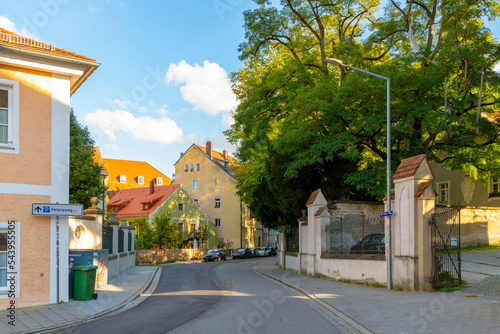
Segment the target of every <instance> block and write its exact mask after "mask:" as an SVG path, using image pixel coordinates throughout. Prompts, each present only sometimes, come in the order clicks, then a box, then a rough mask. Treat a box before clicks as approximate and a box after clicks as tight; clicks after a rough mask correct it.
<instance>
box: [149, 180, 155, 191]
mask: <svg viewBox="0 0 500 334" xmlns="http://www.w3.org/2000/svg"><path fill="white" fill-rule="evenodd" d="M154 192H155V180H154V179H153V180H151V181H150V182H149V194H150V195H152V194H153V193H154Z"/></svg>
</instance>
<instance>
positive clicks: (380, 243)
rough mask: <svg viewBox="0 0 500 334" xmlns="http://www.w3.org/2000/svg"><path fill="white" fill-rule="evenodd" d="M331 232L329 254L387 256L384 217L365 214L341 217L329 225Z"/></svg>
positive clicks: (327, 231) (377, 257)
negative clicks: (368, 216)
mask: <svg viewBox="0 0 500 334" xmlns="http://www.w3.org/2000/svg"><path fill="white" fill-rule="evenodd" d="M326 233H330V251H329V252H328V254H329V255H335V256H349V257H350V256H353V257H359V256H364V257H366V256H367V258H373V259H377V260H378V259H379V258H382V257H385V223H384V219H383V218H382V217H370V218H367V217H366V216H365V215H359V216H358V215H357V216H354V217H353V216H348V217H340V219H337V220H335V221H333V222H332V223H330V224H329V225H327V228H326Z"/></svg>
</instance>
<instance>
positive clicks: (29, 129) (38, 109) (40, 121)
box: [0, 65, 69, 185]
mask: <svg viewBox="0 0 500 334" xmlns="http://www.w3.org/2000/svg"><path fill="white" fill-rule="evenodd" d="M0 78H2V79H6V80H13V81H18V82H19V134H20V135H19V145H20V149H19V154H11V153H0V160H1V161H2V172H1V173H0V183H1V182H5V183H22V184H36V185H50V175H51V174H50V173H51V170H50V159H51V153H50V149H51V131H52V128H51V124H52V113H51V110H52V94H51V87H52V81H51V80H52V76H51V75H50V74H49V73H45V72H38V71H34V70H28V69H24V68H19V67H12V66H7V65H0ZM68 131H69V130H68Z"/></svg>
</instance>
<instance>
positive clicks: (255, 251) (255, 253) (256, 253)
mask: <svg viewBox="0 0 500 334" xmlns="http://www.w3.org/2000/svg"><path fill="white" fill-rule="evenodd" d="M250 251H251V252H252V257H259V247H254V248H251V249H250Z"/></svg>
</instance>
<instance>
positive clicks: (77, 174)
mask: <svg viewBox="0 0 500 334" xmlns="http://www.w3.org/2000/svg"><path fill="white" fill-rule="evenodd" d="M94 150H95V148H94V140H93V139H92V136H91V134H90V131H89V130H88V128H87V127H86V126H82V125H80V124H79V123H78V120H77V119H76V116H75V113H74V112H73V109H71V111H70V146H69V201H70V203H80V204H83V206H84V207H88V206H89V205H90V199H91V198H92V197H97V198H98V199H102V198H103V194H104V193H105V191H106V188H105V186H104V185H103V180H102V178H101V175H100V173H101V169H102V167H101V166H100V164H99V163H98V162H97V160H96V159H95V156H94Z"/></svg>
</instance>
